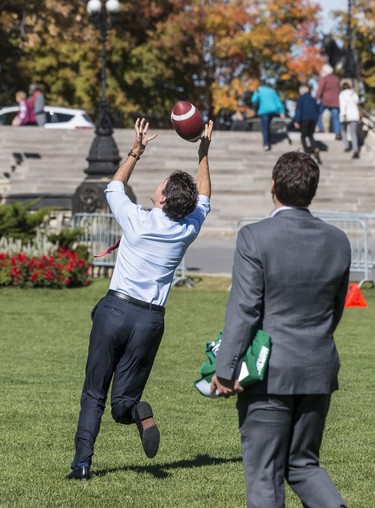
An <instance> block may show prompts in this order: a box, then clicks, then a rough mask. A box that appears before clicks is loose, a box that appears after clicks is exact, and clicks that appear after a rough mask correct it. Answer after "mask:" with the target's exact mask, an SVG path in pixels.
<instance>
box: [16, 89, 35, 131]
mask: <svg viewBox="0 0 375 508" xmlns="http://www.w3.org/2000/svg"><path fill="white" fill-rule="evenodd" d="M16 101H17V104H18V111H17V115H16V116H15V117H14V118H13V121H12V125H13V127H24V126H27V125H37V123H36V117H35V113H34V109H33V106H32V104H31V102H30V100H29V99H28V98H27V96H26V93H25V92H24V91H23V90H19V91H18V92H17V93H16Z"/></svg>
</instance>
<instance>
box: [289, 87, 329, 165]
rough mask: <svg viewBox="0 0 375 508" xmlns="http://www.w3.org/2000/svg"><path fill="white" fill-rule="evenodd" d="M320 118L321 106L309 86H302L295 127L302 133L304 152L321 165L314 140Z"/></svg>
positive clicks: (295, 116)
mask: <svg viewBox="0 0 375 508" xmlns="http://www.w3.org/2000/svg"><path fill="white" fill-rule="evenodd" d="M318 118H319V106H318V103H317V101H316V100H315V99H314V97H312V95H311V93H310V88H309V87H308V86H307V85H302V86H300V88H299V97H298V99H297V104H296V111H295V115H294V126H295V128H296V129H300V131H301V143H302V147H303V150H304V152H305V153H308V154H310V155H313V156H314V157H315V159H316V161H317V162H318V163H319V164H321V163H322V161H321V160H320V155H319V148H318V146H317V143H316V141H315V139H314V132H315V126H316V122H317V121H318ZM306 138H307V139H308V140H309V146H308V145H307V142H306Z"/></svg>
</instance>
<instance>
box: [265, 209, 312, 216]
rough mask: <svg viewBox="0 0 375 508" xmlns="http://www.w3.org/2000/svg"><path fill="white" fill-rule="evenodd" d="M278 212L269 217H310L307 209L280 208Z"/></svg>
mask: <svg viewBox="0 0 375 508" xmlns="http://www.w3.org/2000/svg"><path fill="white" fill-rule="evenodd" d="M277 210H278V211H277V212H276V213H275V214H274V215H271V218H273V217H281V216H282V217H306V216H307V217H308V216H310V217H311V216H312V214H311V212H310V210H309V209H308V208H294V207H285V208H284V207H281V208H279V209H277Z"/></svg>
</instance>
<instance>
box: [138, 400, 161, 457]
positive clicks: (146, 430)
mask: <svg viewBox="0 0 375 508" xmlns="http://www.w3.org/2000/svg"><path fill="white" fill-rule="evenodd" d="M134 416H135V423H136V425H137V427H138V430H139V435H140V438H141V442H142V446H143V450H144V452H145V454H146V455H147V457H148V458H149V459H152V458H153V457H155V455H156V454H157V453H158V450H159V443H160V432H159V429H158V427H157V425H156V423H155V421H154V418H153V416H154V415H153V413H152V408H151V406H150V404H149V403H148V402H143V401H141V402H139V403H138V404H137V406H136V408H135V412H134Z"/></svg>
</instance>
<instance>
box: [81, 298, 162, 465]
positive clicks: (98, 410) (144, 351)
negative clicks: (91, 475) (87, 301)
mask: <svg viewBox="0 0 375 508" xmlns="http://www.w3.org/2000/svg"><path fill="white" fill-rule="evenodd" d="M92 317H93V326H92V330H91V334H90V344H89V351H88V357H87V364H86V378H85V382H84V385H83V390H82V396H81V411H80V415H79V420H78V426H77V432H76V436H75V447H76V453H75V457H74V460H73V463H72V467H75V466H76V465H77V464H78V463H80V462H89V463H91V457H92V455H93V453H94V444H95V440H96V437H97V435H98V433H99V428H100V422H101V418H102V415H103V412H104V409H105V403H106V399H107V394H108V390H109V387H110V384H111V381H112V391H111V406H112V416H113V418H114V420H115V421H116V422H118V423H124V424H131V423H134V407H135V405H136V404H137V403H138V402H139V400H140V398H141V396H142V393H143V390H144V388H145V386H146V383H147V380H148V377H149V375H150V372H151V369H152V365H153V363H154V360H155V356H156V353H157V351H158V348H159V345H160V342H161V339H162V336H163V332H164V314H163V313H162V312H159V311H156V310H151V309H147V308H143V307H139V306H138V305H134V304H132V303H129V302H126V301H124V300H121V299H120V298H118V297H116V296H112V295H107V296H105V297H104V298H103V299H102V300H100V302H99V303H98V304H97V305H96V306H95V307H94V309H93V313H92Z"/></svg>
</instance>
